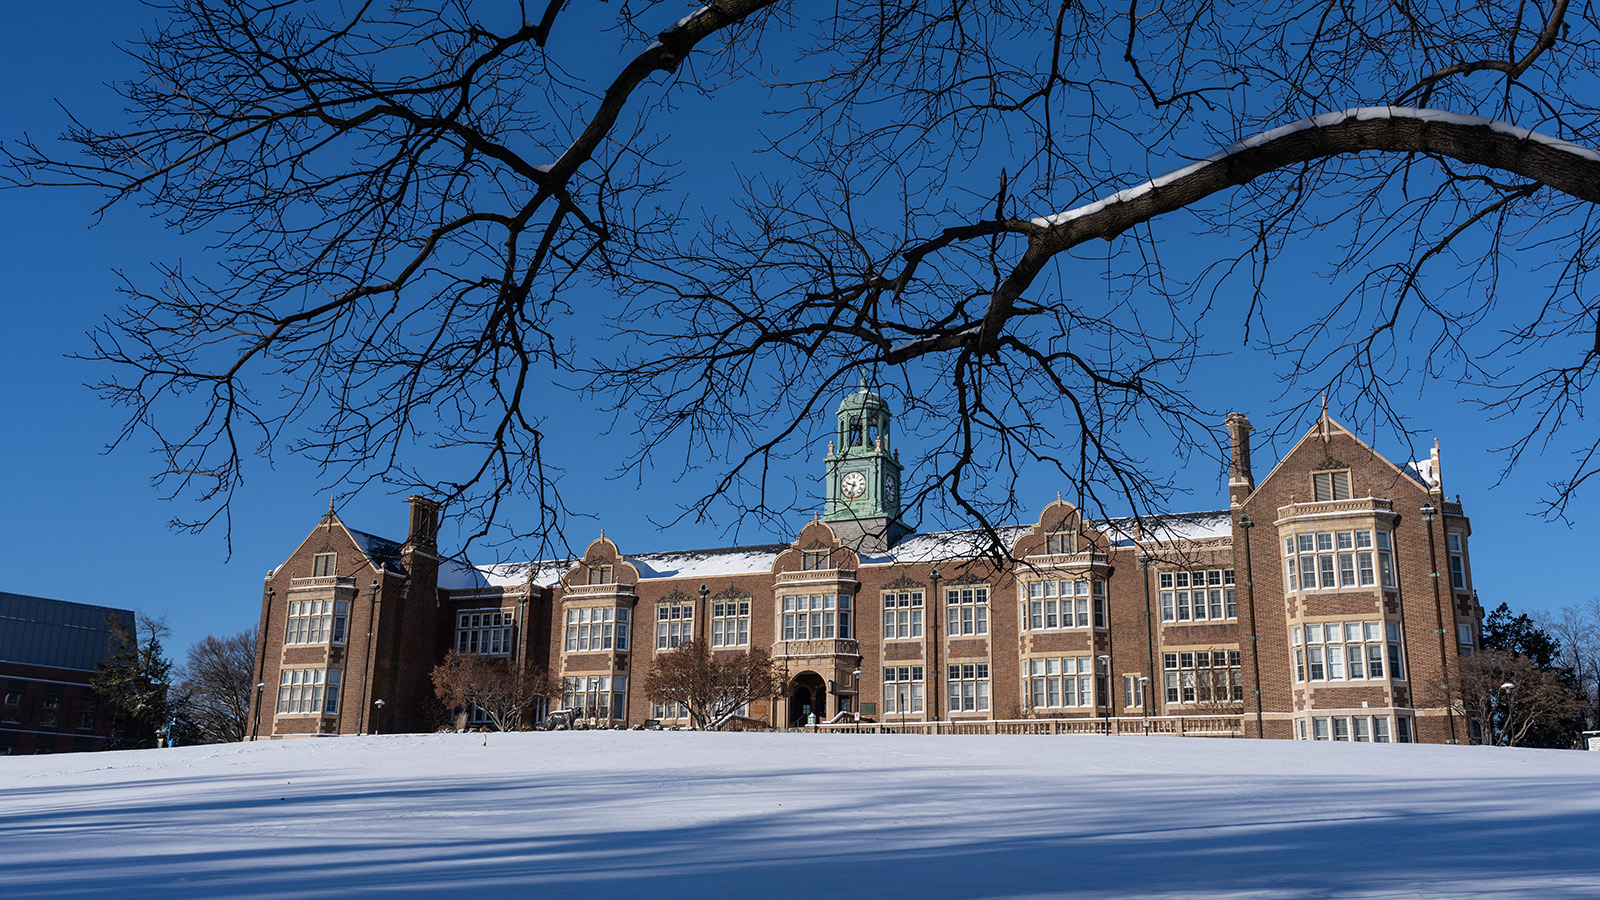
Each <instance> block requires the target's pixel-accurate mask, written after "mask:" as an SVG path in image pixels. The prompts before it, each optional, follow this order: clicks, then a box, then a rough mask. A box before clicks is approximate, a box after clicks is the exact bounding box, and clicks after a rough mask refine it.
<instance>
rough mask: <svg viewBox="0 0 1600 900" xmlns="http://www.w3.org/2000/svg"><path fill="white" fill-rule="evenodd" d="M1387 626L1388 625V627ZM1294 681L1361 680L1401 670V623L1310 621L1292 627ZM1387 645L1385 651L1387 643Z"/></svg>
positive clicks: (1290, 638)
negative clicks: (1304, 624)
mask: <svg viewBox="0 0 1600 900" xmlns="http://www.w3.org/2000/svg"><path fill="white" fill-rule="evenodd" d="M1385 626H1387V627H1385ZM1289 644H1290V646H1291V647H1292V648H1293V650H1294V680H1295V681H1362V680H1365V679H1375V678H1383V677H1384V670H1383V664H1384V659H1385V656H1386V655H1387V658H1388V660H1389V672H1390V675H1389V677H1390V678H1401V677H1403V676H1402V675H1401V674H1399V673H1400V623H1398V622H1387V623H1385V622H1370V621H1369V622H1311V623H1309V624H1307V625H1306V626H1305V627H1304V628H1303V629H1302V628H1301V627H1300V626H1299V625H1296V626H1294V627H1293V628H1291V629H1289ZM1385 644H1387V645H1388V652H1387V654H1385V651H1384V646H1385Z"/></svg>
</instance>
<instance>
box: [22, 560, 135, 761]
mask: <svg viewBox="0 0 1600 900" xmlns="http://www.w3.org/2000/svg"><path fill="white" fill-rule="evenodd" d="M113 619H115V620H116V621H118V622H121V623H122V625H123V627H124V628H125V629H126V632H127V633H132V632H133V629H134V619H133V613H132V612H130V611H129V610H125V609H112V608H110V607H106V606H92V605H90V604H87V603H69V602H67V601H65V600H47V599H45V598H43V597H27V596H24V595H22V594H9V593H5V592H0V690H3V692H4V698H3V699H4V705H3V706H0V755H6V754H12V753H69V752H76V751H82V750H104V749H106V743H107V740H108V739H109V736H110V729H111V715H110V712H109V710H106V709H104V708H102V705H101V704H100V703H99V701H98V700H97V699H96V696H95V692H94V689H93V688H92V687H90V686H89V681H90V679H92V678H93V677H94V674H95V663H97V662H102V661H104V660H105V659H106V657H107V656H109V655H110V654H111V653H112V651H113V640H114V637H113V634H112V629H111V621H112V620H113Z"/></svg>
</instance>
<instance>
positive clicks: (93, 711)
mask: <svg viewBox="0 0 1600 900" xmlns="http://www.w3.org/2000/svg"><path fill="white" fill-rule="evenodd" d="M99 712H100V704H99V703H97V702H96V701H95V699H94V698H93V697H84V698H83V699H82V700H80V701H79V703H78V728H80V729H82V730H92V729H93V728H94V720H95V719H96V718H98V717H99Z"/></svg>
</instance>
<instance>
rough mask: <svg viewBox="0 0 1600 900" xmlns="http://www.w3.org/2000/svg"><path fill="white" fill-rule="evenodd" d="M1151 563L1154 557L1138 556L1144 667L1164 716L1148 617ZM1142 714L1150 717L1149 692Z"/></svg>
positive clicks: (1160, 685) (1164, 706)
mask: <svg viewBox="0 0 1600 900" xmlns="http://www.w3.org/2000/svg"><path fill="white" fill-rule="evenodd" d="M1153 562H1155V558H1154V557H1151V556H1150V555H1149V554H1140V556H1139V573H1140V574H1141V575H1142V576H1143V578H1144V648H1145V653H1146V654H1147V657H1148V658H1147V659H1146V660H1145V662H1146V665H1147V666H1148V668H1147V669H1146V671H1148V672H1149V673H1150V684H1151V685H1152V686H1154V687H1155V689H1156V690H1159V691H1161V692H1162V694H1161V696H1162V697H1163V700H1162V705H1161V710H1162V714H1163V715H1165V714H1166V701H1165V699H1164V698H1165V697H1166V685H1165V684H1164V683H1163V682H1160V681H1157V680H1156V637H1155V624H1154V622H1153V621H1152V619H1151V616H1150V564H1151V563H1153ZM1144 714H1145V715H1146V716H1148V715H1150V692H1149V691H1146V692H1145V695H1144Z"/></svg>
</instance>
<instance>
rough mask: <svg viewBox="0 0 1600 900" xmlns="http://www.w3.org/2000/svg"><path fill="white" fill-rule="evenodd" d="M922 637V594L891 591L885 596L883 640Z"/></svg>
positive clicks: (918, 592) (919, 592)
mask: <svg viewBox="0 0 1600 900" xmlns="http://www.w3.org/2000/svg"><path fill="white" fill-rule="evenodd" d="M919 637H922V592H921V591H890V592H889V593H886V594H884V595H883V639H884V640H886V641H888V640H895V639H898V638H919Z"/></svg>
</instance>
